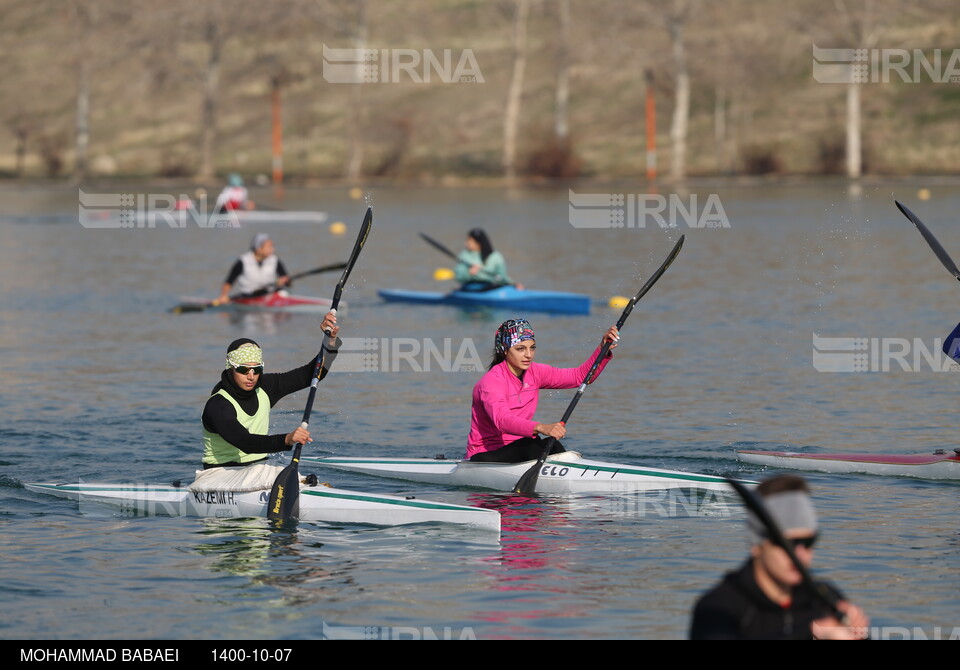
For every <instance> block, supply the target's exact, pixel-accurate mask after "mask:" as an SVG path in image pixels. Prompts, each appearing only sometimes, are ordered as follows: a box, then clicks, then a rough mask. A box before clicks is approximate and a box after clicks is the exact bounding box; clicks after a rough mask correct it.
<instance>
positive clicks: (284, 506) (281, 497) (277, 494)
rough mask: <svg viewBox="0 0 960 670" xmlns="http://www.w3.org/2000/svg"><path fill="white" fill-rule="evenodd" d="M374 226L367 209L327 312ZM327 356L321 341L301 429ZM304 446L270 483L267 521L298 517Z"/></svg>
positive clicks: (334, 309) (337, 300)
mask: <svg viewBox="0 0 960 670" xmlns="http://www.w3.org/2000/svg"><path fill="white" fill-rule="evenodd" d="M372 225H373V209H372V208H371V207H367V214H366V216H364V217H363V223H362V224H361V225H360V234H359V235H357V242H356V244H354V245H353V251H352V252H351V254H350V260H348V261H347V264H346V265H345V266H344V268H343V274H342V275H341V276H340V281H339V282H337V288H336V289H335V290H334V292H333V304H332V305H331V307H330V311H331V312H333V313H334V314H336V313H337V307H339V305H340V296H341V295H343V287H344V286H346V284H347V279H348V278H349V277H350V272H351V270H353V266H354V265H355V264H356V262H357V258H358V257H359V256H360V251H361V250H362V249H363V245H364V244H365V243H366V241H367V235H369V234H370V226H372ZM325 334H326V336H327V337H329V336H330V331H326V333H325ZM326 357H327V345H326V342H323V343H322V344H321V345H320V354H319V355H318V356H317V365H316V367H315V368H314V370H313V379H312V380H311V382H310V394H309V395H308V396H307V406H306V408H305V409H304V410H303V421H302V422H301V423H300V427H301V428H306V427H307V425H308V423H309V421H310V411H311V410H312V409H313V399H314V398H315V397H316V395H317V384H319V383H320V375H321V374H323V367H324V365H323V364H324V360H325V359H326ZM302 449H303V444H301V443H300V442H297V443H296V444H295V445H294V446H293V456H291V457H290V464H289V465H288V466H287V467H285V468H284V469H283V470H282V471H281V472H280V474H279V475H277V478H276V480H274V482H273V488H272V489H271V490H270V500H269V502H268V503H267V518H268V519H274V520H280V521H283V520H286V519H290V518H293V517H295V516H297V514H298V513H299V511H300V471H299V465H300V452H301V450H302Z"/></svg>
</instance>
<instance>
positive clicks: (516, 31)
mask: <svg viewBox="0 0 960 670" xmlns="http://www.w3.org/2000/svg"><path fill="white" fill-rule="evenodd" d="M529 15H530V1H529V0H515V14H514V24H513V69H512V72H511V74H510V87H509V89H508V91H507V106H506V110H505V111H504V116H503V173H504V176H505V177H506V178H507V180H508V181H513V180H514V179H515V178H516V176H517V127H518V126H519V123H520V102H521V99H522V97H523V79H524V72H525V70H526V67H527V18H528V16H529Z"/></svg>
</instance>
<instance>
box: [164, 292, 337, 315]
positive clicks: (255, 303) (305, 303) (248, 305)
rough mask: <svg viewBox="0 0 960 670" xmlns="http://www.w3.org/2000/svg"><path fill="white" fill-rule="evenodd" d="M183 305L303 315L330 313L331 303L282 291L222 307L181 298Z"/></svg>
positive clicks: (242, 299)
mask: <svg viewBox="0 0 960 670" xmlns="http://www.w3.org/2000/svg"><path fill="white" fill-rule="evenodd" d="M182 302H183V304H184V305H198V306H202V307H203V308H204V311H207V312H213V311H218V312H231V311H232V312H290V313H304V314H319V313H326V312H328V311H330V307H331V306H333V301H332V300H330V299H329V298H313V297H309V296H303V295H290V294H287V293H286V292H284V291H278V292H275V293H271V294H269V295H265V296H257V297H255V298H235V299H233V300H231V301H230V302H228V303H224V304H222V305H214V304H213V302H212V301H211V300H208V299H206V298H192V297H187V298H182ZM346 307H347V303H346V301H344V300H341V301H340V307H339V310H340V311H341V312H342V311H344V310H345V309H346Z"/></svg>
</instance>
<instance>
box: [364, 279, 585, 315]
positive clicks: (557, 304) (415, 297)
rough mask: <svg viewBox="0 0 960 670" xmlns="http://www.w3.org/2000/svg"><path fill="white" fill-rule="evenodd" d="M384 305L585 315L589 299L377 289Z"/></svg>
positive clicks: (518, 292)
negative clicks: (494, 308)
mask: <svg viewBox="0 0 960 670" xmlns="http://www.w3.org/2000/svg"><path fill="white" fill-rule="evenodd" d="M377 293H378V294H379V295H380V297H381V298H383V299H384V300H387V301H388V302H409V303H418V304H421V305H457V306H460V307H496V308H500V309H511V310H517V311H524V312H553V313H555V314H589V313H590V296H588V295H583V294H580V293H563V292H560V291H530V290H527V289H518V288H516V287H514V286H500V287H499V288H495V289H490V290H489V291H451V292H450V293H435V292H430V291H405V290H403V289H381V290H380V291H378V292H377Z"/></svg>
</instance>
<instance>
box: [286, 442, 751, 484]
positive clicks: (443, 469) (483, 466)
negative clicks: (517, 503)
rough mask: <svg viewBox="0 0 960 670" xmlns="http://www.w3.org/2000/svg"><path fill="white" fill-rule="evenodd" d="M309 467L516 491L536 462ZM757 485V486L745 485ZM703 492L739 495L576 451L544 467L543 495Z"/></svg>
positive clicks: (354, 462)
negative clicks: (711, 491) (686, 490)
mask: <svg viewBox="0 0 960 670" xmlns="http://www.w3.org/2000/svg"><path fill="white" fill-rule="evenodd" d="M302 460H303V461H304V463H310V464H311V465H315V466H327V467H331V468H335V469H339V470H348V471H351V472H360V473H364V474H368V475H375V476H379V477H389V478H393V479H404V480H409V481H416V482H423V483H427V484H445V485H449V486H467V487H477V488H485V489H494V490H497V491H511V490H513V487H514V486H516V484H517V481H518V480H519V479H520V476H521V475H523V473H524V472H526V471H527V470H529V469H530V467H531V466H533V464H534V463H535V461H526V462H523V463H478V462H473V461H466V460H459V459H445V458H364V457H333V456H328V457H316V456H307V457H304V458H303V459H302ZM745 483H749V484H753V483H754V482H745ZM680 488H686V489H702V490H713V491H720V492H724V493H730V494H733V489H732V488H731V487H730V485H729V484H728V483H727V482H726V480H725V479H724V478H723V477H717V476H714V475H702V474H697V473H693V472H683V471H679V470H664V469H661V468H649V467H642V466H633V465H621V464H616V463H607V462H604V461H594V460H589V459H586V458H583V457H582V456H580V455H579V454H576V452H565V453H563V454H555V455H553V456H550V457H549V458H548V459H547V461H546V462H545V463H544V464H543V466H542V467H541V469H540V476H539V478H538V480H537V487H536V492H537V493H619V492H631V491H652V490H660V489H680Z"/></svg>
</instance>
